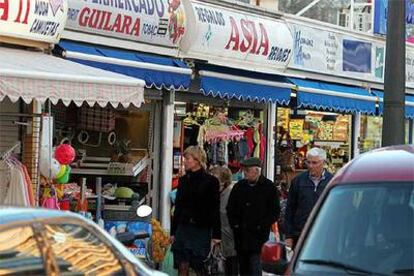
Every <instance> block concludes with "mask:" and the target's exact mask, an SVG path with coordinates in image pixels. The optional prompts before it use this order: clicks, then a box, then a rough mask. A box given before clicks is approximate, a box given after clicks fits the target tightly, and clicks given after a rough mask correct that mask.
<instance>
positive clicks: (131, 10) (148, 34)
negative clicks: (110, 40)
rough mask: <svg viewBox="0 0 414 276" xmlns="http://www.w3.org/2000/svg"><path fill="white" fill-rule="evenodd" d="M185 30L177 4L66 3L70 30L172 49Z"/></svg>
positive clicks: (165, 0) (124, 0)
mask: <svg viewBox="0 0 414 276" xmlns="http://www.w3.org/2000/svg"><path fill="white" fill-rule="evenodd" d="M185 27H186V18H185V13H184V8H183V6H182V4H181V1H180V0H145V1H144V0H117V1H108V0H69V12H68V22H67V26H66V28H67V29H70V30H76V31H80V32H86V33H92V34H101V35H105V36H109V37H115V38H120V39H127V40H133V41H138V42H144V43H149V44H157V45H162V46H167V47H175V46H176V45H177V44H178V43H179V42H180V40H181V38H182V36H183V35H184V32H185Z"/></svg>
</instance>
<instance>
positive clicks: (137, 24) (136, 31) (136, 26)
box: [131, 18, 141, 36]
mask: <svg viewBox="0 0 414 276" xmlns="http://www.w3.org/2000/svg"><path fill="white" fill-rule="evenodd" d="M140 26H141V21H140V20H139V18H137V19H136V20H135V24H134V27H133V28H132V31H131V34H132V33H133V34H135V35H136V36H139V29H140Z"/></svg>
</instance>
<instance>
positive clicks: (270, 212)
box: [227, 176, 280, 253]
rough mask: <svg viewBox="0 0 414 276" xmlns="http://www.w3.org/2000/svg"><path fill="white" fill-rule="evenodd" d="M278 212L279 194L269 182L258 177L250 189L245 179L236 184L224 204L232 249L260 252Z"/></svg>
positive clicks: (262, 177)
mask: <svg viewBox="0 0 414 276" xmlns="http://www.w3.org/2000/svg"><path fill="white" fill-rule="evenodd" d="M279 213H280V206H279V194H278V190H277V188H276V186H275V184H274V183H273V182H272V181H270V180H269V179H267V178H266V177H264V176H260V178H259V180H258V182H257V184H256V185H254V186H250V185H249V184H248V182H247V180H241V181H239V182H238V183H236V185H235V186H234V188H233V190H232V191H231V194H230V198H229V202H228V204H227V216H228V218H229V222H230V226H231V227H232V229H233V233H234V239H235V246H236V250H237V251H238V252H249V253H260V252H261V249H262V246H263V244H264V243H265V242H266V241H267V240H268V238H269V233H270V227H271V225H272V224H273V223H274V222H276V221H277V219H278V218H279Z"/></svg>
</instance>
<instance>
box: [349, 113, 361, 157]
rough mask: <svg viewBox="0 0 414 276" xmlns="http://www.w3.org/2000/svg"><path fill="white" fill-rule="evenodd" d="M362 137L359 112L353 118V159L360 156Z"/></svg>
mask: <svg viewBox="0 0 414 276" xmlns="http://www.w3.org/2000/svg"><path fill="white" fill-rule="evenodd" d="M360 137H361V113H360V112H357V113H355V114H354V115H353V116H352V141H351V147H352V155H351V158H355V157H357V156H358V155H359V152H360V148H359V142H360V139H361V138H360Z"/></svg>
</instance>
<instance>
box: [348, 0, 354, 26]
mask: <svg viewBox="0 0 414 276" xmlns="http://www.w3.org/2000/svg"><path fill="white" fill-rule="evenodd" d="M354 11H355V0H351V10H350V13H349V28H350V29H351V30H354Z"/></svg>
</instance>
